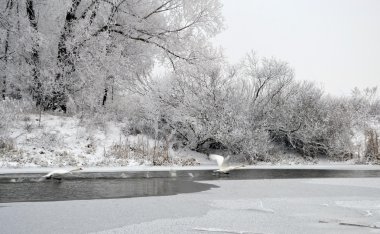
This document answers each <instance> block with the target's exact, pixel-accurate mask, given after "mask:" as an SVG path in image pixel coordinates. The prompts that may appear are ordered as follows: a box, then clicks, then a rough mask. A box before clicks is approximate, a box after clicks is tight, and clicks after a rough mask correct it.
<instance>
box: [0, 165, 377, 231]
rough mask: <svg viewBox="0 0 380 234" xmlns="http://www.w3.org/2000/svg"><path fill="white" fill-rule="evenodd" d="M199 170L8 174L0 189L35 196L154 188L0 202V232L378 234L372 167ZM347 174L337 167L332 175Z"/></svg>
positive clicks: (375, 191)
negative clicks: (256, 173) (23, 189)
mask: <svg viewBox="0 0 380 234" xmlns="http://www.w3.org/2000/svg"><path fill="white" fill-rule="evenodd" d="M242 171H244V170H242ZM206 172H207V171H199V172H198V171H191V172H190V171H177V172H175V171H170V172H149V173H148V174H149V178H139V177H141V176H142V175H143V174H141V173H144V172H138V173H137V172H136V173H137V174H136V175H134V178H131V175H128V174H125V173H124V177H125V178H124V179H120V178H118V179H116V178H110V177H117V175H119V176H120V175H122V174H118V173H121V172H117V173H116V174H107V173H105V174H102V173H99V174H89V175H91V176H93V177H94V178H95V177H98V178H97V179H94V178H93V179H85V178H67V179H66V180H64V181H63V182H61V183H57V182H53V181H45V182H41V183H39V182H34V179H33V178H37V177H36V175H35V174H25V175H23V176H22V177H20V178H21V179H20V180H19V181H12V182H10V181H8V182H7V180H8V179H9V178H10V177H12V175H7V177H5V176H3V177H2V179H1V181H2V184H1V185H0V186H1V187H0V191H1V194H4V191H5V190H4V185H5V184H7V185H9V184H12V185H22V184H24V185H26V184H28V185H30V187H28V189H29V190H33V186H35V190H38V191H39V194H43V193H51V191H54V188H55V189H56V190H55V191H56V192H57V193H60V192H63V191H64V190H65V189H63V188H65V186H68V187H70V186H72V188H69V189H67V190H68V191H70V192H68V193H67V194H70V193H72V194H76V195H75V196H77V195H78V194H79V192H78V191H84V190H85V191H89V189H90V188H91V187H93V193H94V194H95V193H97V190H98V189H100V190H101V191H103V190H102V189H101V188H102V187H103V189H104V190H105V191H108V192H110V193H113V194H114V193H115V191H119V192H120V193H125V192H127V191H128V187H127V186H126V185H125V186H124V187H123V185H122V182H125V183H127V182H129V183H133V182H132V181H139V180H141V181H151V182H152V184H156V185H155V186H156V190H154V189H152V188H153V187H155V186H153V185H152V184H149V185H147V184H144V182H142V185H141V186H140V188H141V189H142V190H143V189H144V188H145V189H146V190H145V191H148V192H147V193H150V194H146V195H145V196H144V195H143V196H142V197H134V196H135V195H131V196H130V197H129V198H118V199H95V198H93V199H92V200H75V199H73V197H71V198H70V199H68V200H67V201H44V202H3V203H0V233H2V234H3V233H4V234H8V233H12V234H13V233H355V234H357V233H359V234H360V233H380V178H379V177H378V175H377V174H376V173H377V172H376V171H369V172H364V171H360V170H359V171H357V172H355V173H353V174H351V177H352V178H332V176H331V173H327V174H328V175H329V176H326V175H325V176H324V177H325V178H321V177H323V176H321V175H320V174H319V176H317V175H318V173H321V172H317V171H313V173H312V174H309V176H305V177H308V178H303V179H295V178H293V177H289V175H288V174H289V173H288V172H289V171H287V173H285V172H286V171H284V173H280V171H276V172H275V173H271V174H272V175H275V177H274V178H275V179H273V178H272V179H268V178H262V177H259V178H255V179H252V178H250V179H248V178H243V179H238V178H236V177H235V176H236V174H237V173H240V171H236V172H231V174H230V175H229V176H228V177H225V176H223V177H218V176H212V177H211V179H208V178H210V177H208V176H206V177H202V173H206ZM209 172H210V171H208V172H207V173H209ZM261 172H262V173H264V174H265V172H264V171H261ZM300 172H301V171H297V173H300ZM325 172H326V171H325ZM163 173H166V176H165V177H162V175H163ZM186 173H187V174H186ZM188 173H191V174H188ZM268 173H269V172H268ZM339 173H343V174H339ZM346 173H348V171H346V172H344V171H340V172H338V174H337V175H338V176H335V177H342V176H347V174H346ZM365 173H369V175H365ZM89 175H88V176H89ZM145 175H146V174H145ZM285 175H288V176H285ZM354 175H355V176H354ZM107 176H108V177H107ZM169 176H170V177H169ZM368 176H370V177H371V178H369V177H368ZM78 177H83V175H81V176H79V175H78ZM326 177H329V178H326ZM333 177H334V176H333ZM279 178H281V179H279ZM289 178H293V179H289ZM11 179H12V178H11ZM13 179H14V178H13ZM194 180H197V181H194ZM96 181H99V184H97V185H96ZM153 181H156V182H153ZM159 181H160V182H159ZM148 183H150V182H148ZM40 185H41V186H40ZM54 186H55V187H54ZM119 186H121V187H120V188H118V187H119ZM60 187H61V188H60ZM98 187H100V188H98ZM66 188H67V187H66ZM74 188H75V189H74ZM117 189H118V190H117ZM133 189H134V188H131V190H133ZM111 190H114V191H111ZM151 191H154V192H153V194H151ZM168 191H169V192H168ZM104 193H105V194H106V195H107V193H106V192H104ZM104 193H103V195H104ZM161 195H168V196H161ZM2 196H3V195H2ZM112 196H114V195H112ZM112 196H111V197H112ZM138 196H140V195H138ZM105 197H107V196H105ZM99 198H103V197H99ZM31 200H33V199H31ZM41 200H49V199H41ZM58 200H60V199H58ZM62 200H66V199H62Z"/></svg>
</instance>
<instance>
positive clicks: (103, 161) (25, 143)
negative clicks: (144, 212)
mask: <svg viewBox="0 0 380 234" xmlns="http://www.w3.org/2000/svg"><path fill="white" fill-rule="evenodd" d="M1 135H2V134H1V133H0V140H1V137H2V136H1ZM7 138H10V139H11V143H10V144H11V146H10V147H9V148H13V149H11V150H3V151H0V168H2V167H3V168H33V167H70V166H85V167H97V166H116V167H117V166H132V167H133V166H140V165H151V164H152V162H151V161H152V160H151V157H152V156H151V155H153V149H154V148H155V150H156V151H155V153H156V154H158V155H159V154H162V153H165V152H163V151H164V149H163V148H164V147H163V146H162V143H161V142H155V141H154V140H153V139H151V138H148V137H147V136H144V135H130V134H128V125H127V124H125V123H121V122H115V121H104V122H100V123H94V122H91V123H88V122H86V121H85V120H80V119H79V118H78V117H75V116H74V117H69V116H60V115H51V114H44V115H42V118H41V123H39V116H38V115H29V114H27V115H25V116H24V117H22V118H20V119H19V120H17V121H14V122H13V123H12V125H11V126H8V130H7ZM0 150H1V149H0ZM169 153H170V154H171V155H170V156H171V157H172V158H174V159H176V158H177V159H181V160H177V161H176V163H174V164H177V165H178V164H181V162H183V160H186V159H191V158H196V159H197V161H198V162H199V163H204V162H206V161H208V160H206V158H205V157H204V155H201V154H198V153H195V152H190V151H185V152H184V151H178V152H174V151H172V150H171V151H169Z"/></svg>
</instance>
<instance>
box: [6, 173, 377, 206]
mask: <svg viewBox="0 0 380 234" xmlns="http://www.w3.org/2000/svg"><path fill="white" fill-rule="evenodd" d="M41 176H42V174H32V173H31V174H7V175H0V203H1V202H17V201H57V200H84V199H86V200H87V199H104V198H122V197H141V196H163V195H175V194H179V193H194V192H200V191H205V190H208V189H211V188H215V187H217V186H215V185H212V184H207V183H199V182H195V181H205V180H246V179H286V178H288V179H289V178H361V177H380V170H319V169H241V170H235V171H231V172H230V174H227V175H225V174H217V175H215V174H213V172H212V171H210V170H191V171H185V170H179V171H150V172H144V171H141V172H127V171H125V172H109V173H100V172H84V173H77V174H73V175H70V176H68V177H66V178H64V179H63V180H62V181H61V182H58V181H54V180H41Z"/></svg>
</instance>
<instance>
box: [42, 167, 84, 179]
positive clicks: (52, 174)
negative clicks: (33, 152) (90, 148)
mask: <svg viewBox="0 0 380 234" xmlns="http://www.w3.org/2000/svg"><path fill="white" fill-rule="evenodd" d="M81 170H83V168H82V167H77V168H74V169H72V170H66V169H58V170H54V171H51V172H49V173H48V174H46V175H44V176H42V177H44V178H46V179H51V178H53V179H57V180H61V179H62V178H61V176H63V175H66V174H72V173H73V172H75V171H81Z"/></svg>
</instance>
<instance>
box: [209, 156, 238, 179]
mask: <svg viewBox="0 0 380 234" xmlns="http://www.w3.org/2000/svg"><path fill="white" fill-rule="evenodd" d="M209 157H210V159H212V160H215V161H216V163H217V164H218V167H219V169H218V170H215V171H214V172H223V173H226V174H227V173H228V172H229V171H231V170H234V169H237V168H240V167H244V165H239V166H229V165H228V160H229V159H230V156H227V157H226V158H224V157H223V156H221V155H217V154H210V156H209Z"/></svg>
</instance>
